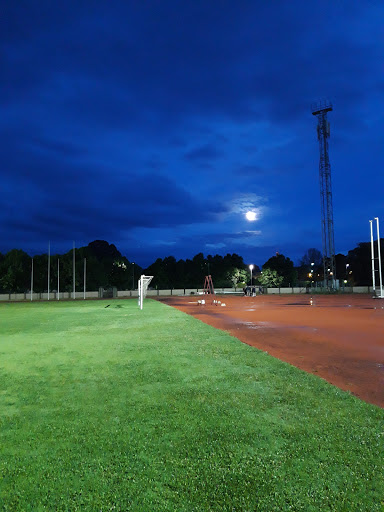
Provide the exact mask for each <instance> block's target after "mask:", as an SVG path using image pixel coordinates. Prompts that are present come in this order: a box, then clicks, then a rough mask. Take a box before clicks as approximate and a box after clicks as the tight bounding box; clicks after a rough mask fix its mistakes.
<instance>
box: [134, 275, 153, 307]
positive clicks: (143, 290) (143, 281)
mask: <svg viewBox="0 0 384 512" xmlns="http://www.w3.org/2000/svg"><path fill="white" fill-rule="evenodd" d="M152 279H153V276H144V275H142V276H140V279H139V281H138V285H137V289H138V292H139V293H138V303H139V308H140V309H143V302H144V299H145V297H146V296H147V290H148V286H149V283H150V282H151V281H152Z"/></svg>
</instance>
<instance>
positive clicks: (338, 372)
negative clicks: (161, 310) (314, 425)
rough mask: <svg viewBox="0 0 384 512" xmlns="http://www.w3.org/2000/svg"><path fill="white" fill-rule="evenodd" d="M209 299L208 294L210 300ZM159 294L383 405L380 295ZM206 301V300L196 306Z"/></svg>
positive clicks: (383, 314) (383, 334) (383, 311)
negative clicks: (214, 301) (182, 295)
mask: <svg viewBox="0 0 384 512" xmlns="http://www.w3.org/2000/svg"><path fill="white" fill-rule="evenodd" d="M209 297H211V298H209ZM214 298H215V300H218V301H221V302H222V303H225V307H224V306H222V305H220V304H219V305H215V304H212V296H208V297H207V296H202V295H200V296H193V295H191V296H186V297H176V296H175V297H164V298H161V299H160V300H161V301H162V302H165V303H167V304H169V305H171V306H174V307H175V308H177V309H180V310H181V311H184V312H185V313H188V314H190V315H193V316H194V317H196V318H198V319H199V320H201V321H202V322H205V323H206V324H209V325H212V326H213V327H216V328H218V329H223V330H225V331H228V332H229V333H230V334H232V335H233V336H236V338H238V339H239V340H241V341H242V342H244V343H247V344H248V345H252V346H254V347H257V348H259V349H261V350H263V351H265V352H268V353H269V354H271V355H272V356H274V357H277V358H279V359H281V360H282V361H286V362H288V363H291V364H293V365H294V366H297V367H298V368H301V369H302V370H305V371H307V372H310V373H314V374H316V375H319V376H320V377H322V378H324V379H325V380H327V381H328V382H330V383H331V384H334V385H336V386H338V387H339V388H341V389H344V390H346V391H350V392H351V393H353V394H354V395H356V396H358V397H359V398H361V399H362V400H365V401H366V402H369V403H372V404H376V405H378V406H380V407H384V299H372V298H371V297H370V296H366V295H353V296H352V295H324V296H313V297H311V296H310V295H277V296H276V295H258V296H257V297H240V296H234V295H217V296H215V297H214ZM201 299H205V300H206V304H205V305H200V304H198V300H201Z"/></svg>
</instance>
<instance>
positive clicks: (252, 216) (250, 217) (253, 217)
mask: <svg viewBox="0 0 384 512" xmlns="http://www.w3.org/2000/svg"><path fill="white" fill-rule="evenodd" d="M245 216H246V218H247V220H256V212H251V211H249V212H247V213H246V214H245Z"/></svg>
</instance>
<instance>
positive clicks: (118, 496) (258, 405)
mask: <svg viewBox="0 0 384 512" xmlns="http://www.w3.org/2000/svg"><path fill="white" fill-rule="evenodd" d="M108 304H110V306H109V307H105V306H107V305H108ZM0 356H1V357H0V418H1V419H0V421H1V423H0V510H4V511H29V510H31V511H43V510H50V511H64V510H66V511H76V510H81V511H87V510H90V511H109V510H113V511H118V510H121V511H130V510H133V511H140V512H144V511H153V512H157V511H186V512H192V511H265V512H272V511H279V512H280V511H288V510H289V511H305V512H310V511H313V512H319V511H321V512H322V511H337V512H340V511H346V512H353V511H367V512H368V511H369V512H374V511H382V510H383V509H384V505H383V503H384V501H383V497H384V480H383V453H384V450H383V448H384V446H383V425H384V421H383V420H384V411H383V410H382V409H380V408H379V407H375V406H372V405H369V404H366V403H364V402H362V401H360V400H358V399H356V398H354V397H353V396H351V395H349V394H348V393H345V392H343V391H340V390H338V389H337V388H335V387H333V386H330V385H328V384H327V383H326V382H324V381H323V380H321V379H319V378H317V377H315V376H312V375H308V374H306V373H304V372H302V371H300V370H298V369H296V368H294V367H292V366H290V365H288V364H285V363H282V362H280V361H278V360H276V359H273V358H272V357H270V356H269V355H268V354H265V353H264V352H261V351H258V350H256V349H254V348H252V347H249V346H247V345H244V344H242V343H241V342H240V341H238V340H237V339H235V338H233V337H231V336H229V335H227V334H226V333H224V332H221V331H218V330H215V329H214V328H212V327H210V326H207V325H205V324H203V323H201V322H199V321H197V320H196V319H194V318H192V317H189V316H188V315H185V314H183V313H181V312H179V311H177V310H175V309H173V308H171V307H168V306H166V305H164V304H161V303H159V302H156V301H152V300H146V301H145V305H144V309H143V311H140V310H139V309H138V307H137V302H136V301H135V300H115V301H109V302H108V301H80V300H79V301H74V302H50V303H25V304H0Z"/></svg>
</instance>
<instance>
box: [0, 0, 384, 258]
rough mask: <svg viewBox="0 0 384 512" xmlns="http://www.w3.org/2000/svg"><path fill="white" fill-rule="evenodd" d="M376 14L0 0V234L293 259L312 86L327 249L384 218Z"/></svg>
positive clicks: (307, 220)
mask: <svg viewBox="0 0 384 512" xmlns="http://www.w3.org/2000/svg"><path fill="white" fill-rule="evenodd" d="M383 20H384V3H383V2H382V0H380V1H371V0H365V1H364V2H352V1H351V0H345V1H343V0H339V1H335V0H329V1H328V0H322V1H317V0H313V1H311V0H302V1H292V0H289V1H288V0H284V1H283V0H281V1H275V0H271V1H256V0H252V1H247V0H240V1H226V0H212V1H208V0H182V1H180V0H174V1H170V0H158V1H150V0H148V1H147V0H130V1H129V0H121V1H113V0H112V1H111V2H106V1H105V2H97V1H90V0H89V1H80V0H76V1H73V0H66V1H65V2H53V1H51V0H49V1H45V0H37V1H30V0H29V1H26V0H17V1H14V0H5V2H2V7H1V30H0V45H1V46H0V50H1V53H0V58H1V66H0V73H1V82H0V84H1V94H0V102H1V109H0V130H1V138H0V155H1V191H2V194H1V203H2V207H1V209H0V215H1V219H0V230H1V232H0V240H1V242H0V252H2V253H6V252H7V251H9V250H10V249H13V248H19V249H23V250H25V251H26V252H27V253H28V254H30V255H34V254H41V253H44V252H47V250H48V249H47V247H48V242H49V241H50V244H51V253H64V252H67V251H69V250H71V248H72V243H73V242H72V241H73V240H74V241H75V244H76V246H77V247H81V246H84V245H87V244H88V243H89V242H91V241H93V240H95V239H101V240H106V241H108V242H109V243H113V244H115V245H116V246H117V248H118V249H119V250H120V252H121V253H122V254H123V255H125V256H126V257H127V258H128V259H129V260H130V261H135V262H137V264H139V265H141V266H143V267H145V266H147V265H149V264H150V263H152V262H153V261H154V260H155V259H156V258H158V257H162V258H163V257H165V256H169V255H173V256H175V257H176V259H180V258H183V259H185V258H192V257H193V256H194V255H195V254H197V253H199V252H203V253H204V255H205V256H207V255H208V254H222V255H225V254H227V253H234V252H235V253H238V254H240V255H241V256H243V258H244V262H245V263H247V264H249V263H254V264H258V265H260V266H261V265H262V264H263V263H264V262H265V261H266V260H267V259H268V258H270V257H271V256H273V255H275V253H276V251H278V252H280V253H283V254H284V255H286V256H289V257H290V258H291V259H292V260H293V261H294V262H295V263H297V262H298V260H299V259H300V258H301V257H302V256H303V254H304V253H305V252H306V250H307V249H308V248H310V247H315V248H318V249H319V250H321V248H322V247H321V215H320V192H319V170H318V168H319V148H318V141H317V135H316V123H317V119H316V118H315V117H314V116H313V115H312V113H311V104H312V103H313V102H316V101H319V100H321V99H327V100H329V101H331V102H332V103H333V108H334V110H333V111H332V112H330V113H329V114H328V119H329V121H330V124H331V138H330V141H329V143H330V146H329V152H330V161H331V169H332V188H333V206H334V225H335V248H336V253H339V252H341V253H346V252H347V251H348V250H350V249H353V248H354V247H355V246H356V245H357V243H359V242H363V241H369V237H370V234H369V222H368V221H369V219H372V218H374V217H376V216H378V217H379V218H380V219H382V226H383V236H384V202H383V193H384V172H383V171H384V140H383V139H384V137H383V121H384V30H383ZM247 210H252V211H254V212H256V220H255V221H253V222H249V221H247V219H246V218H245V213H246V211H247Z"/></svg>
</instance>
